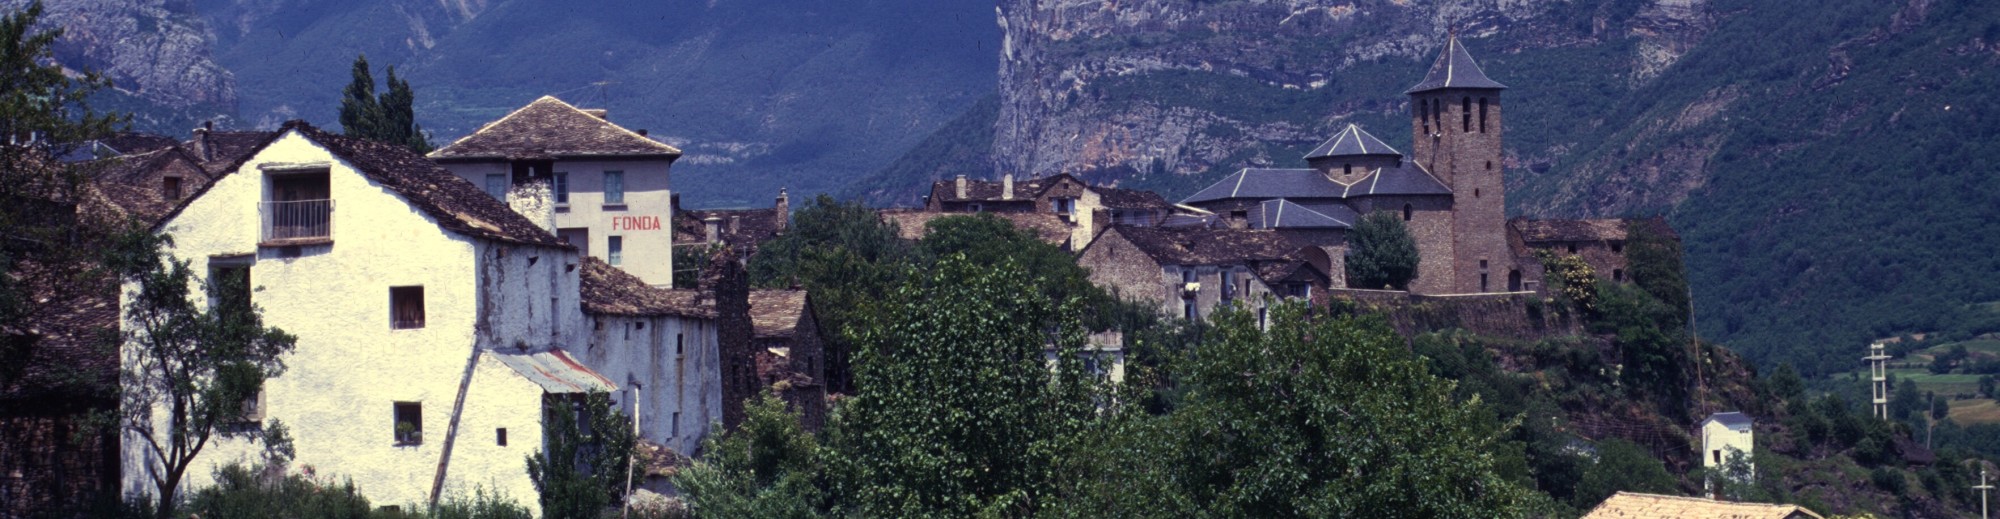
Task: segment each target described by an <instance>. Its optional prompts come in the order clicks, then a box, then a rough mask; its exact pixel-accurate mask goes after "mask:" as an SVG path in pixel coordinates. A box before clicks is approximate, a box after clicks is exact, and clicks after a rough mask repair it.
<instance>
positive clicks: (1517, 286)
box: [1507, 269, 1521, 292]
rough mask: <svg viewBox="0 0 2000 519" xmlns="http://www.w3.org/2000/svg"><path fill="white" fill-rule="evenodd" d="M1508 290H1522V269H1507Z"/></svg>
mask: <svg viewBox="0 0 2000 519" xmlns="http://www.w3.org/2000/svg"><path fill="white" fill-rule="evenodd" d="M1507 291H1508V292H1520V291H1521V270H1520V269H1514V270H1509V271H1507Z"/></svg>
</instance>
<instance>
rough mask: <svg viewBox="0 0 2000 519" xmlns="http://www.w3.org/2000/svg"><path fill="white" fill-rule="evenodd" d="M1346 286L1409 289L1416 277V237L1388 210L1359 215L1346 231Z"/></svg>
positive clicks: (1417, 259)
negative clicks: (1355, 222)
mask: <svg viewBox="0 0 2000 519" xmlns="http://www.w3.org/2000/svg"><path fill="white" fill-rule="evenodd" d="M1347 246H1348V252H1347V285H1348V286H1351V287H1355V288H1384V287H1388V288H1394V289H1396V290H1408V289H1409V288H1410V280H1412V279H1416V277H1417V262H1418V261H1419V259H1420V258H1418V256H1417V240H1416V239H1415V238H1412V237H1410V229H1409V228H1408V227H1405V226H1404V225H1403V219H1402V218H1398V217H1397V216H1396V215H1395V214H1393V213H1390V212H1388V211H1377V212H1374V213H1369V214H1368V216H1363V217H1361V222H1360V223H1357V224H1355V226H1354V230H1353V231H1350V232H1348V234H1347Z"/></svg>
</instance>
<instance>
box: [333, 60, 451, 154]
mask: <svg viewBox="0 0 2000 519" xmlns="http://www.w3.org/2000/svg"><path fill="white" fill-rule="evenodd" d="M341 94H342V95H341V99H340V127H341V131H342V133H345V134H346V135H347V136H349V137H360V138H363V139H368V140H372V141H377V142H386V143H389V144H396V145H400V146H407V147H409V148H410V149H411V150H414V151H416V152H417V153H429V152H430V151H431V149H433V148H432V146H431V143H430V138H429V136H427V135H425V134H424V131H423V128H422V127H420V126H417V114H416V108H415V105H416V99H417V96H416V93H415V92H413V91H412V90H411V89H410V82H409V81H405V80H403V79H401V78H398V77H396V67H389V78H388V85H387V91H385V92H383V93H382V94H381V95H380V96H377V95H376V94H375V76H374V75H373V74H371V73H369V71H368V57H367V56H357V57H355V58H354V81H353V82H350V83H348V84H347V88H346V89H344V90H342V91H341Z"/></svg>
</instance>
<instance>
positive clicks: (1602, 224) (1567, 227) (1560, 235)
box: [1508, 218, 1625, 243]
mask: <svg viewBox="0 0 2000 519" xmlns="http://www.w3.org/2000/svg"><path fill="white" fill-rule="evenodd" d="M1508 224H1509V225H1511V226H1513V227H1514V230H1515V231H1516V232H1519V233H1520V234H1521V239H1522V240H1523V241H1526V242H1528V243H1538V242H1568V241H1614V240H1624V239H1625V220H1622V219H1617V218H1605V219H1596V220H1529V219H1525V218H1516V219H1514V220H1513V221H1510V222H1508Z"/></svg>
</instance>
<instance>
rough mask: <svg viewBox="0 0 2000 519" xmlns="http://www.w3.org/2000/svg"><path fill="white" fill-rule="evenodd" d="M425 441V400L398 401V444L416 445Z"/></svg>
mask: <svg viewBox="0 0 2000 519" xmlns="http://www.w3.org/2000/svg"><path fill="white" fill-rule="evenodd" d="M423 442H424V404H423V402H396V444H397V445H416V444H420V443H423Z"/></svg>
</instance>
